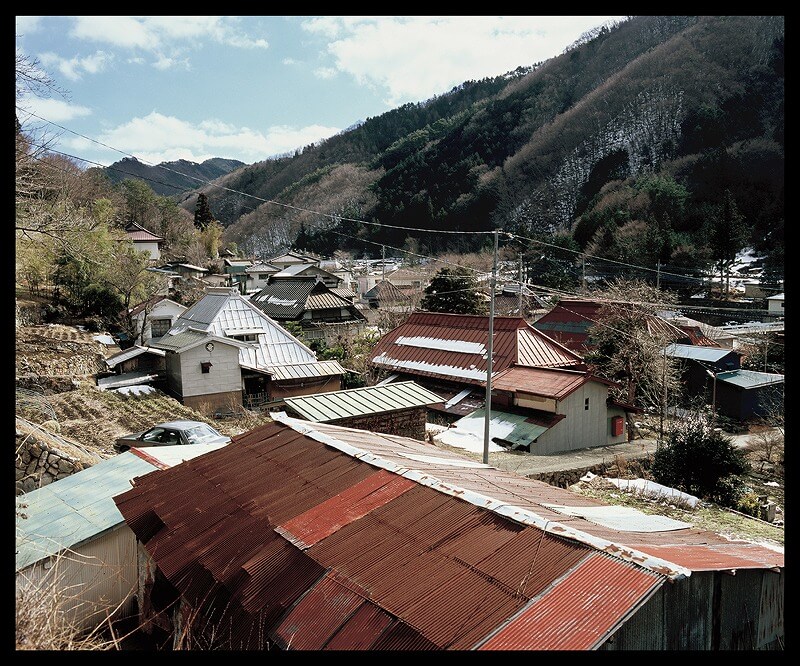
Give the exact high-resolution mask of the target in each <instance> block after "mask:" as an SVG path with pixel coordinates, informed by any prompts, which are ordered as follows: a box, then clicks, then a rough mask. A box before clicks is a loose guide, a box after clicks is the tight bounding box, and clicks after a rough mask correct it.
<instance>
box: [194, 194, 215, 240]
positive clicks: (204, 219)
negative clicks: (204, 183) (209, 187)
mask: <svg viewBox="0 0 800 666" xmlns="http://www.w3.org/2000/svg"><path fill="white" fill-rule="evenodd" d="M213 221H214V216H213V215H212V214H211V208H210V207H209V205H208V197H207V196H206V195H205V194H203V193H202V192H201V193H200V194H198V195H197V206H196V207H195V209H194V226H196V227H197V228H198V229H200V230H201V231H202V230H203V229H205V228H206V227H207V226H208V225H209V224H211V222H213Z"/></svg>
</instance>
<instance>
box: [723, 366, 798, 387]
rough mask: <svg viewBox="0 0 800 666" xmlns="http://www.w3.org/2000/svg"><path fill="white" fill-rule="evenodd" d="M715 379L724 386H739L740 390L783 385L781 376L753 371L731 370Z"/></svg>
mask: <svg viewBox="0 0 800 666" xmlns="http://www.w3.org/2000/svg"><path fill="white" fill-rule="evenodd" d="M717 379H718V380H719V381H721V382H725V383H726V384H733V385H734V386H741V387H742V388H756V387H758V386H769V385H770V384H781V383H783V375H778V374H773V373H769V372H756V371H755V370H731V371H730V372H721V373H719V374H718V375H717Z"/></svg>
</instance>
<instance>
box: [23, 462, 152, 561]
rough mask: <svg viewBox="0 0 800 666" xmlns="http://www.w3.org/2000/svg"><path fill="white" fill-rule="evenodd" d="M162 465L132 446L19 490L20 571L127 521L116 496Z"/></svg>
mask: <svg viewBox="0 0 800 666" xmlns="http://www.w3.org/2000/svg"><path fill="white" fill-rule="evenodd" d="M156 469H158V467H156V466H155V465H153V464H151V463H149V462H147V461H145V460H142V459H141V458H140V457H138V456H136V455H135V454H133V453H131V452H130V451H127V452H125V453H121V454H119V455H117V456H114V457H113V458H108V459H106V460H103V461H102V462H99V463H97V464H96V465H92V466H91V467H88V468H87V469H84V470H82V471H80V472H77V473H75V474H72V475H71V476H68V477H66V478H64V479H60V480H58V481H54V482H53V483H50V484H49V485H46V486H43V487H41V488H38V489H36V490H33V491H31V492H29V493H25V494H24V495H20V496H18V497H17V501H16V506H17V510H16V514H17V516H16V523H17V524H16V536H17V543H16V560H17V561H16V566H17V571H19V570H21V569H24V568H25V567H27V566H28V565H30V564H33V563H34V562H38V561H39V560H41V559H42V558H45V557H48V556H50V555H55V554H57V553H59V552H61V551H62V550H64V549H65V548H73V547H75V546H77V545H78V544H80V543H82V542H83V541H86V540H87V539H90V538H92V537H95V536H97V535H99V534H101V533H102V532H105V531H106V530H109V529H111V528H113V527H114V526H116V525H118V524H119V523H121V522H122V514H120V512H119V510H118V509H117V505H116V504H115V503H114V500H113V499H112V498H113V497H114V495H119V494H120V493H123V492H125V491H126V490H130V489H131V483H130V482H131V479H133V478H134V477H136V476H142V475H144V474H149V473H150V472H152V471H154V470H156ZM22 515H25V516H27V517H25V518H23V517H21V516H22Z"/></svg>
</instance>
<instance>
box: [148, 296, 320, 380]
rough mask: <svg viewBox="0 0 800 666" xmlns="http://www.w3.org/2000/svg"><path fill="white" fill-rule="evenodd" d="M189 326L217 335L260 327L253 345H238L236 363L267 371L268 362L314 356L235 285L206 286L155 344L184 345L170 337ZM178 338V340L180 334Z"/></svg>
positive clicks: (305, 359) (301, 360)
mask: <svg viewBox="0 0 800 666" xmlns="http://www.w3.org/2000/svg"><path fill="white" fill-rule="evenodd" d="M190 328H194V329H198V330H199V331H207V332H208V333H212V334H214V335H216V336H219V337H220V338H224V337H229V336H233V335H238V334H240V333H242V332H247V331H252V330H253V329H263V330H264V331H265V332H264V333H262V334H259V336H258V342H257V344H256V345H242V346H240V349H239V363H240V364H241V365H242V366H244V367H248V368H255V369H257V370H261V371H269V370H270V366H282V365H287V364H292V363H315V362H316V360H317V357H316V355H315V354H314V352H312V351H311V350H310V349H309V348H308V347H307V346H306V345H304V344H303V343H302V342H300V341H299V340H298V339H297V338H295V337H294V336H293V335H291V334H290V333H289V332H288V331H287V330H286V329H285V328H283V327H282V326H281V325H280V324H278V323H277V322H276V321H274V320H273V319H271V318H270V317H269V316H267V315H266V314H264V313H263V312H262V311H261V310H259V308H258V307H256V306H255V305H254V304H253V303H251V302H250V301H249V300H248V299H246V298H244V297H243V296H242V295H241V294H239V292H238V290H237V289H235V288H230V287H211V288H209V289H207V291H206V295H205V296H204V297H203V298H201V299H200V300H199V301H198V302H197V303H195V304H194V305H193V306H192V307H191V308H189V309H188V310H187V311H186V312H184V313H183V314H182V315H181V316H180V318H179V319H178V320H177V321H176V322H175V325H174V326H173V327H172V328H171V329H170V330H169V332H168V333H169V335H165V336H164V337H162V338H161V339H160V340H159V341H158V346H159V347H164V348H168V349H173V348H176V349H180V348H182V347H183V346H184V345H180V346H176V342H175V340H174V338H176V337H177V336H179V335H184V334H186V333H189V334H192V333H191V331H189V329H190ZM193 335H197V334H196V333H194V334H193ZM178 342H181V339H180V338H178ZM167 345H171V346H169V347H168V346H167Z"/></svg>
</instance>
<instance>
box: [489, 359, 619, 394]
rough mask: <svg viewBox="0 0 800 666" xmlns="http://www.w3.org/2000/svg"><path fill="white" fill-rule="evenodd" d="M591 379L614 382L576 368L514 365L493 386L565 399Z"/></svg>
mask: <svg viewBox="0 0 800 666" xmlns="http://www.w3.org/2000/svg"><path fill="white" fill-rule="evenodd" d="M590 381H596V382H600V383H602V384H606V385H611V384H612V382H609V381H607V380H605V379H600V378H599V377H593V376H592V375H590V374H588V373H586V372H579V371H575V370H560V369H551V368H529V367H525V366H512V367H510V368H508V369H507V370H504V371H503V372H501V373H499V374H498V375H497V376H496V377H494V378H493V379H492V387H493V388H495V389H497V390H499V391H511V392H513V393H530V394H533V395H540V396H544V397H546V398H555V399H557V400H563V399H564V398H566V397H567V396H568V395H569V394H570V393H572V392H573V391H576V390H577V389H579V388H580V387H581V386H583V385H584V384H586V383H587V382H590Z"/></svg>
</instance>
